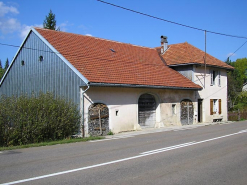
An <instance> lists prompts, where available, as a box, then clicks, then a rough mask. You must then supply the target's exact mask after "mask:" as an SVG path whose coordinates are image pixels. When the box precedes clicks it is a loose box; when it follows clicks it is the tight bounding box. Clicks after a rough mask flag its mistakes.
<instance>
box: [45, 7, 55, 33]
mask: <svg viewBox="0 0 247 185" xmlns="http://www.w3.org/2000/svg"><path fill="white" fill-rule="evenodd" d="M56 22H57V21H56V19H55V14H53V13H52V11H51V10H50V12H49V14H48V16H46V17H45V20H44V23H43V28H46V29H50V30H56Z"/></svg>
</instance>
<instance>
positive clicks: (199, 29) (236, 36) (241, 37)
mask: <svg viewBox="0 0 247 185" xmlns="http://www.w3.org/2000/svg"><path fill="white" fill-rule="evenodd" d="M97 1H99V2H101V3H105V4H108V5H111V6H114V7H117V8H121V9H124V10H127V11H130V12H134V13H137V14H141V15H144V16H147V17H151V18H154V19H157V20H161V21H165V22H169V23H172V24H176V25H179V26H184V27H187V28H191V29H195V30H198V31H206V32H208V33H213V34H217V35H223V36H227V37H235V38H240V39H247V37H244V36H238V35H229V34H225V33H219V32H214V31H209V30H205V29H201V28H197V27H193V26H189V25H185V24H181V23H177V22H174V21H170V20H166V19H163V18H159V17H156V16H153V15H149V14H146V13H142V12H138V11H136V10H132V9H129V8H125V7H122V6H119V5H115V4H112V3H108V2H105V1H102V0H97Z"/></svg>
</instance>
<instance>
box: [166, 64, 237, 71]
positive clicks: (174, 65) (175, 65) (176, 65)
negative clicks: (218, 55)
mask: <svg viewBox="0 0 247 185" xmlns="http://www.w3.org/2000/svg"><path fill="white" fill-rule="evenodd" d="M188 65H196V66H204V64H199V63H186V64H171V65H168V66H169V67H178V66H188ZM206 66H207V67H215V68H220V69H226V70H232V71H233V70H234V68H233V69H232V68H228V67H222V66H215V65H210V64H207V65H206Z"/></svg>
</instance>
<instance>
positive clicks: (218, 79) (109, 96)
mask: <svg viewBox="0 0 247 185" xmlns="http://www.w3.org/2000/svg"><path fill="white" fill-rule="evenodd" d="M161 39H162V40H161V41H162V46H161V47H158V48H148V47H141V46H135V45H131V44H125V43H121V42H116V41H110V40H106V39H100V38H95V37H91V36H84V35H79V34H72V33H66V32H60V31H54V30H47V29H41V28H32V29H31V30H30V32H29V33H28V35H27V37H26V38H25V40H24V41H23V43H22V45H21V47H20V49H19V50H18V52H17V54H16V55H15V57H14V59H13V61H12V62H11V64H10V66H9V68H8V69H7V71H6V73H5V75H4V77H3V78H2V80H1V82H0V95H1V94H5V95H8V96H11V95H13V94H14V95H20V94H23V93H27V94H31V93H32V92H36V93H38V92H40V91H43V92H47V91H49V92H53V93H54V94H55V95H58V96H62V97H64V98H66V99H68V100H71V101H73V102H74V103H76V104H78V108H79V109H80V111H81V114H82V120H81V123H82V134H83V136H89V135H98V134H103V135H104V134H107V133H108V132H109V131H110V130H111V131H112V132H115V133H117V132H122V131H128V130H137V129H141V128H142V127H164V126H171V125H187V124H195V123H197V122H208V121H216V120H227V99H226V98H227V86H226V85H227V76H226V70H232V69H233V68H232V67H231V66H229V65H227V64H225V63H224V62H222V61H220V60H218V59H216V58H214V57H212V56H210V55H208V54H207V55H206V63H207V65H206V70H205V68H204V65H203V64H204V58H203V57H202V56H204V52H203V51H201V50H199V49H198V48H195V47H194V46H192V45H190V44H188V43H182V44H174V45H170V46H167V40H166V38H165V37H162V38H161ZM204 74H206V76H204ZM204 79H205V81H204ZM205 84H206V85H205ZM99 118H100V119H99Z"/></svg>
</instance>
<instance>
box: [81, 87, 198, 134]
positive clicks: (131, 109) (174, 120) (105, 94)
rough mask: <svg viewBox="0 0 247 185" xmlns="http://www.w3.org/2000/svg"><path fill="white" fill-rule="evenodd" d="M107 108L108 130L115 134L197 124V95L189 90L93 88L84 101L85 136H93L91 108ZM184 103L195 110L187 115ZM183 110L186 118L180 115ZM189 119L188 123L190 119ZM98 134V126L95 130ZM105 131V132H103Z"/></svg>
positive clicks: (89, 90) (86, 94)
mask: <svg viewBox="0 0 247 185" xmlns="http://www.w3.org/2000/svg"><path fill="white" fill-rule="evenodd" d="M97 103H101V104H105V105H106V106H107V107H108V109H109V120H108V124H109V125H108V127H109V129H110V130H112V131H113V132H114V133H117V132H121V131H126V130H139V129H141V128H142V127H156V128H160V127H165V126H175V125H181V124H183V125H189V124H195V123H197V120H196V119H195V115H194V109H196V107H195V106H196V104H197V102H196V100H195V92H194V91H188V90H171V89H153V88H128V87H90V89H88V91H86V93H85V98H84V122H85V135H86V136H87V135H90V134H91V132H92V128H90V124H89V123H90V115H89V112H90V106H91V105H92V104H97ZM185 103H188V104H189V106H191V108H192V110H189V111H187V107H186V105H187V104H186V105H184V104H185ZM181 109H182V110H183V112H184V114H181V113H180V112H181ZM188 118H189V119H188ZM96 129H97V130H98V131H99V126H96ZM104 129H105V128H104Z"/></svg>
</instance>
